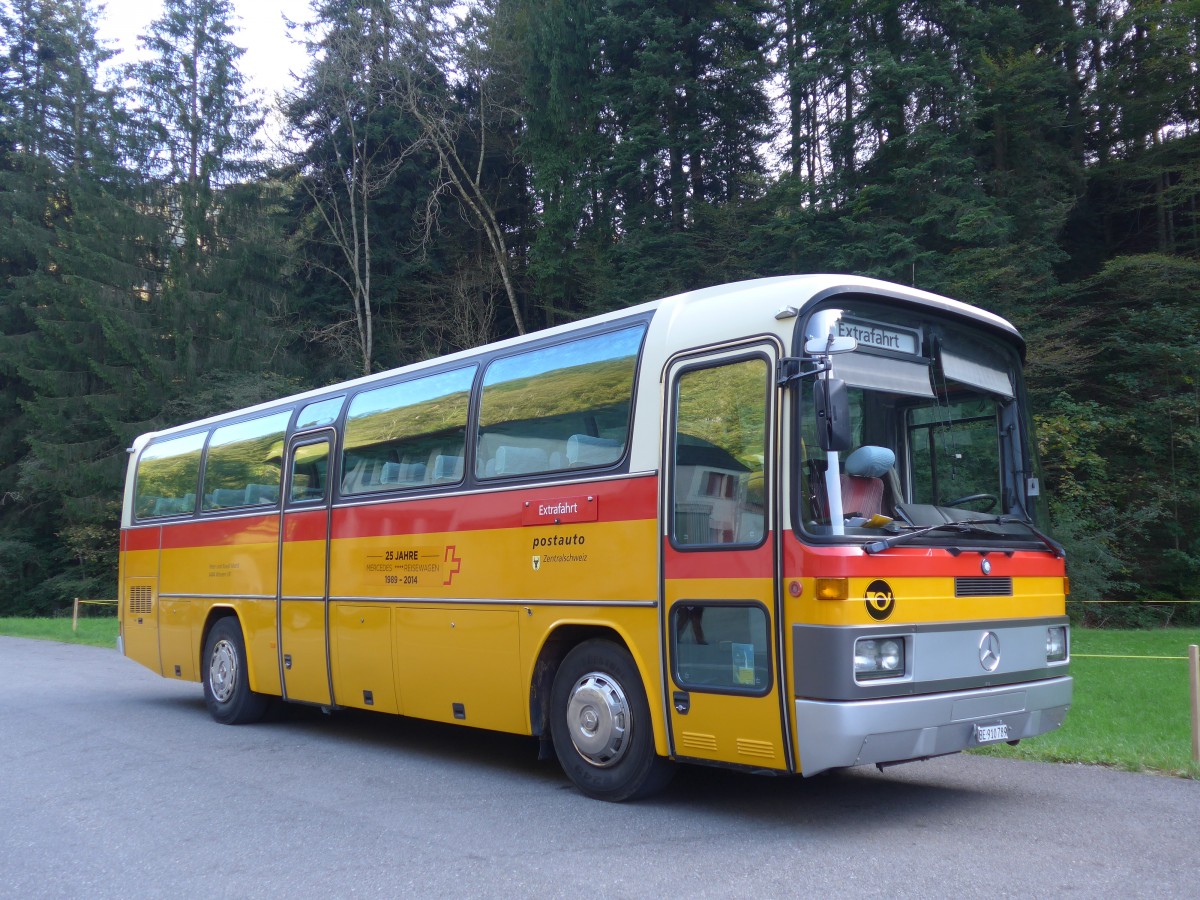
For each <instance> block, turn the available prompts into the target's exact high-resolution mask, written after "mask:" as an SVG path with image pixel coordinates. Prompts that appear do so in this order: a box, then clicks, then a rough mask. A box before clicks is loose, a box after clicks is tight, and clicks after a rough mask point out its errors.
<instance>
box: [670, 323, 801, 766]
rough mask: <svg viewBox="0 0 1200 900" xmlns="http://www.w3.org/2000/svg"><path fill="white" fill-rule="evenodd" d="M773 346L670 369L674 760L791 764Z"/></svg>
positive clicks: (684, 361)
mask: <svg viewBox="0 0 1200 900" xmlns="http://www.w3.org/2000/svg"><path fill="white" fill-rule="evenodd" d="M778 353H779V351H778V348H777V347H776V345H775V344H773V343H754V344H749V345H743V346H741V347H738V348H734V349H729V350H725V351H723V352H721V353H717V354H708V355H705V356H690V357H683V358H679V359H677V360H676V361H675V362H674V364H673V365H672V366H671V369H670V382H669V383H670V385H671V389H670V394H669V403H670V407H671V409H670V413H669V415H670V422H671V427H670V428H669V429H668V430H667V432H666V440H667V441H668V442H669V444H668V446H667V447H666V448H665V454H664V467H663V468H664V471H665V473H666V478H665V479H663V483H664V490H665V492H666V496H664V497H663V504H662V507H663V509H664V510H665V511H666V518H667V521H666V523H665V525H666V527H665V531H666V534H665V535H664V544H663V600H664V604H665V606H664V611H665V615H664V618H663V627H664V628H665V632H666V633H665V634H664V641H663V643H664V645H665V647H666V648H667V670H668V671H667V673H666V679H667V680H666V687H667V697H666V700H667V705H668V713H669V716H670V722H671V728H670V731H671V749H672V752H673V754H674V755H675V756H676V757H677V758H680V759H696V760H706V761H713V762H722V763H731V764H734V765H742V766H752V767H754V768H758V769H777V770H788V769H790V768H791V763H790V760H789V758H788V757H789V752H790V751H789V747H788V742H787V741H785V740H784V730H785V729H784V719H783V713H782V706H781V701H780V697H781V691H782V688H781V684H780V682H781V678H780V675H779V651H778V641H777V640H776V637H775V635H776V633H777V631H778V628H777V616H778V608H777V603H776V597H777V589H776V584H777V579H776V574H775V573H776V572H777V559H776V557H777V554H778V549H777V547H776V542H775V540H774V539H773V535H774V530H773V529H774V525H773V523H774V522H775V521H777V517H778V510H777V506H776V504H775V503H774V502H773V501H772V499H771V497H772V494H773V492H774V491H775V486H774V481H775V477H774V473H773V470H772V466H773V465H774V464H775V446H776V442H775V436H774V432H775V428H776V425H775V421H776V415H777V392H776V389H775V385H774V378H773V375H774V371H775V359H776V358H777V356H778Z"/></svg>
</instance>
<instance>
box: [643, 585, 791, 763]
mask: <svg viewBox="0 0 1200 900" xmlns="http://www.w3.org/2000/svg"><path fill="white" fill-rule="evenodd" d="M774 584H775V582H774V579H771V578H703V579H701V578H695V579H677V580H670V581H667V582H666V586H665V587H666V604H667V616H666V621H667V622H670V620H671V617H670V611H671V608H672V606H674V604H675V603H677V602H681V601H684V602H686V601H697V600H728V601H745V600H750V601H754V602H756V603H758V604H761V605H762V606H763V607H764V608H765V609H766V611H767V635H768V640H769V642H770V646H772V647H773V646H774V635H775V621H774V606H775V602H774V596H773V592H774ZM771 655H772V656H773V655H774V654H771ZM671 672H672V674H671V679H672V681H671V689H672V690H673V691H686V692H687V693H688V695H689V701H690V708H689V709H688V711H687V713H686V714H681V713H679V712H678V711H677V710H675V708H674V707H672V716H671V722H672V731H673V733H674V737H675V752H676V754H677V755H678V756H682V757H687V758H690V759H703V760H706V761H711V762H723V763H732V764H734V765H740V766H753V767H756V768H764V769H786V768H787V757H786V755H785V753H784V734H783V725H782V720H781V716H780V702H779V692H780V690H786V687H784V685H785V684H786V682H787V681H788V680H789V679H787V677H786V676H784V675H782V674H781V673H780V671H779V665H778V661H775V662H773V663H772V672H771V683H770V689H769V691H768V692H767V693H766V694H764V695H762V696H749V695H746V694H729V693H726V694H722V693H709V692H707V691H702V690H697V689H694V688H693V689H690V690H689V689H687V688H686V687H684V686H681V685H679V684H677V683H676V681H675V675H674V665H672V667H671Z"/></svg>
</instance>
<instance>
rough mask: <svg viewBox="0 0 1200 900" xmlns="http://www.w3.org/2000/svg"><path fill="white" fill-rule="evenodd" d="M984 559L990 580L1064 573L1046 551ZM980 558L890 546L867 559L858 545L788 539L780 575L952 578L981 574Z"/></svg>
mask: <svg viewBox="0 0 1200 900" xmlns="http://www.w3.org/2000/svg"><path fill="white" fill-rule="evenodd" d="M986 558H987V559H988V560H989V561H990V563H991V574H992V575H996V576H1005V575H1010V576H1020V577H1024V578H1031V577H1034V578H1036V577H1046V578H1054V577H1060V576H1062V575H1063V574H1064V570H1063V561H1062V560H1061V559H1056V558H1055V557H1054V555H1053V554H1051V553H1041V552H1038V551H1028V550H1026V551H1017V552H1016V553H1015V554H1013V556H1011V557H1009V556H1006V555H1005V554H1004V553H1003V552H1001V551H996V552H993V553H989V554H988V555H987V557H986ZM983 559H984V557H983V556H982V555H981V554H979V553H977V552H975V551H964V552H961V553H959V554H958V556H954V555H952V554H951V553H950V551H949V550H947V549H945V548H940V547H939V548H931V547H893V548H892V549H890V550H888V551H887V552H885V553H881V554H875V555H873V556H872V555H869V554H867V553H865V552H864V551H863V550H862V549H860V548H859V547H850V546H845V545H842V546H826V547H812V546H806V545H804V544H801V543H800V542H799V541H797V540H796V539H795V538H788V539H787V540H786V541H785V543H784V564H783V571H784V572H785V573H787V574H785V575H784V577H785V578H798V577H802V576H804V575H814V574H815V575H819V576H820V577H821V578H871V577H880V578H887V577H889V576H890V577H892V578H928V577H939V578H954V577H963V576H979V575H981V574H982V566H981V562H982V560H983Z"/></svg>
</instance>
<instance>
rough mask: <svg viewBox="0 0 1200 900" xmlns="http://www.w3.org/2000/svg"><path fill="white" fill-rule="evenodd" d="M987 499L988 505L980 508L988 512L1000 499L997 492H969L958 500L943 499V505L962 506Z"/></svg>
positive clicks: (981, 510)
mask: <svg viewBox="0 0 1200 900" xmlns="http://www.w3.org/2000/svg"><path fill="white" fill-rule="evenodd" d="M985 500H986V501H987V506H985V507H983V508H982V509H980V510H979V511H980V512H988V511H989V510H991V509H993V508H994V507H995V506H996V504H997V503H999V502H1000V499H999V498H998V497H997V496H996V495H995V494H967V496H965V497H959V498H958V499H957V500H946V501H943V503H942V506H962V505H963V504H964V503H979V502H982V501H985Z"/></svg>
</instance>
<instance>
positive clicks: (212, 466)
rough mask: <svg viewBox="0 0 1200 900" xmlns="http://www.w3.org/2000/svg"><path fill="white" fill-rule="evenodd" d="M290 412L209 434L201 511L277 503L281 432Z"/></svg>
mask: <svg viewBox="0 0 1200 900" xmlns="http://www.w3.org/2000/svg"><path fill="white" fill-rule="evenodd" d="M291 417H292V414H291V411H290V410H289V411H287V412H282V413H275V414H274V415H270V416H264V417H263V418H261V419H252V420H251V421H249V422H239V423H238V424H236V425H226V426H225V427H224V428H218V429H217V430H216V431H214V432H213V436H212V440H211V441H209V444H208V457H207V460H206V461H205V464H204V508H205V509H228V508H230V507H235V506H270V505H273V504H277V503H279V471H280V465H281V457H282V455H283V432H284V430H285V429H286V428H287V423H288V419H290V418H291Z"/></svg>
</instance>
